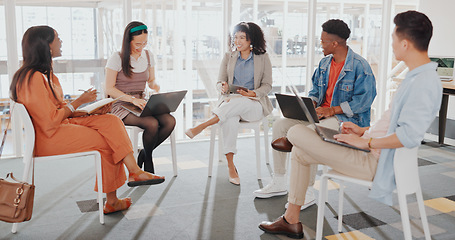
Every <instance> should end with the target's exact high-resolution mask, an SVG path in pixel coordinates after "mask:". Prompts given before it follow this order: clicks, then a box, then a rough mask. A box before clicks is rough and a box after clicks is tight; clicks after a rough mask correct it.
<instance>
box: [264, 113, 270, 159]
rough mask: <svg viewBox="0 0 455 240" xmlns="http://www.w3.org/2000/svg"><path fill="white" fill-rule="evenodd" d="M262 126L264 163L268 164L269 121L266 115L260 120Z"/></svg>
mask: <svg viewBox="0 0 455 240" xmlns="http://www.w3.org/2000/svg"><path fill="white" fill-rule="evenodd" d="M262 126H263V129H264V149H265V164H267V165H270V160H269V148H270V147H269V146H270V145H269V122H268V120H267V117H265V118H264V119H263V120H262Z"/></svg>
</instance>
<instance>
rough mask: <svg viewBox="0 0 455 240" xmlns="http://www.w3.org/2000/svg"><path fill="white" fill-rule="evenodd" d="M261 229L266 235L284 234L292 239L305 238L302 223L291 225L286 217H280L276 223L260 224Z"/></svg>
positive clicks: (265, 222)
mask: <svg viewBox="0 0 455 240" xmlns="http://www.w3.org/2000/svg"><path fill="white" fill-rule="evenodd" d="M259 228H260V229H261V230H262V231H264V232H266V233H272V234H283V235H286V236H288V237H290V238H298V239H300V238H303V227H302V223H301V222H298V223H295V224H289V223H288V222H286V220H285V219H284V216H281V217H279V218H278V219H277V220H275V222H267V221H264V222H262V223H261V224H259Z"/></svg>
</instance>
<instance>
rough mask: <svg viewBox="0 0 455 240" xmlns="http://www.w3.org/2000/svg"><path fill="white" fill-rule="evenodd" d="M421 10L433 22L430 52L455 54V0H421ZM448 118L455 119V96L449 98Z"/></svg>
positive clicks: (445, 54) (444, 54)
mask: <svg viewBox="0 0 455 240" xmlns="http://www.w3.org/2000/svg"><path fill="white" fill-rule="evenodd" d="M419 11H421V12H423V13H425V14H426V15H427V16H428V17H429V18H430V20H431V22H432V23H433V37H432V39H431V42H430V47H429V49H428V54H430V55H437V56H450V57H453V56H455V1H454V0H420V5H419ZM451 106H452V107H451ZM447 118H450V119H455V97H454V96H451V97H450V98H449V110H448V113H447Z"/></svg>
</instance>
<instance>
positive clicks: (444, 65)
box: [430, 56, 455, 81]
mask: <svg viewBox="0 0 455 240" xmlns="http://www.w3.org/2000/svg"><path fill="white" fill-rule="evenodd" d="M430 60H431V61H433V62H436V63H438V68H437V70H436V71H437V72H438V75H439V77H440V78H441V80H443V81H444V80H445V81H450V80H452V79H454V70H453V67H454V60H455V58H454V57H437V56H431V57H430Z"/></svg>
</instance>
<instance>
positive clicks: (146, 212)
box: [122, 204, 164, 220]
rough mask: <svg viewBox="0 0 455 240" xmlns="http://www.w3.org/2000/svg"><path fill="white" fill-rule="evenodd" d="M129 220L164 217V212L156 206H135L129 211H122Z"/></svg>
mask: <svg viewBox="0 0 455 240" xmlns="http://www.w3.org/2000/svg"><path fill="white" fill-rule="evenodd" d="M122 212H123V214H124V215H125V217H126V218H127V219H128V220H133V219H140V218H146V217H152V216H158V215H163V214H164V212H163V211H162V210H161V209H160V208H159V207H157V206H156V205H155V204H141V205H138V204H133V205H131V207H130V208H129V209H128V210H125V211H122Z"/></svg>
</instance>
